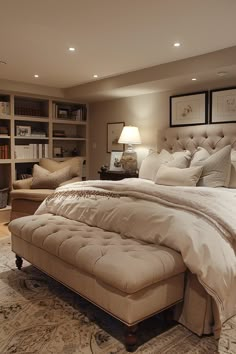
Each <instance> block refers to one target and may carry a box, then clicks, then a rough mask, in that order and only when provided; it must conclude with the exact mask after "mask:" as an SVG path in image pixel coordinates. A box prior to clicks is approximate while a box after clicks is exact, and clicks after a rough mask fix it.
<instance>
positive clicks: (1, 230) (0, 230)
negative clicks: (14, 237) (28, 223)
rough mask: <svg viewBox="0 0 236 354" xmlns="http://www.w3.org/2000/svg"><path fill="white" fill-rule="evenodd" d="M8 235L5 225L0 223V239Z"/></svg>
mask: <svg viewBox="0 0 236 354" xmlns="http://www.w3.org/2000/svg"><path fill="white" fill-rule="evenodd" d="M8 235H10V231H9V230H8V227H7V224H4V223H0V238H1V237H5V236H8Z"/></svg>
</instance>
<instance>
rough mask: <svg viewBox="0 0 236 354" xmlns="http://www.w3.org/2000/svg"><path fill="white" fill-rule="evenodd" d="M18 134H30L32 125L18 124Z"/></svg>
mask: <svg viewBox="0 0 236 354" xmlns="http://www.w3.org/2000/svg"><path fill="white" fill-rule="evenodd" d="M16 135H17V136H30V135H31V126H25V125H17V126H16Z"/></svg>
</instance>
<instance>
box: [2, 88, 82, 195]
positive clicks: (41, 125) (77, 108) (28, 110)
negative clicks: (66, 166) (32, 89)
mask: <svg viewBox="0 0 236 354" xmlns="http://www.w3.org/2000/svg"><path fill="white" fill-rule="evenodd" d="M87 125H88V122H87V106H86V104H81V103H78V102H71V101H69V100H64V99H63V100H61V101H60V100H58V99H53V98H48V97H41V96H40V97H35V96H32V97H31V96H27V95H19V94H7V93H0V175H1V179H0V188H5V187H9V189H11V186H12V183H13V181H14V180H16V179H19V178H21V176H22V175H30V174H31V171H32V168H33V165H34V164H35V163H37V162H39V159H40V158H42V157H49V158H55V159H56V160H57V161H63V160H65V159H68V158H70V157H73V156H82V157H83V158H84V161H85V162H84V170H83V171H84V172H83V177H84V179H85V178H86V161H87V152H88V129H87Z"/></svg>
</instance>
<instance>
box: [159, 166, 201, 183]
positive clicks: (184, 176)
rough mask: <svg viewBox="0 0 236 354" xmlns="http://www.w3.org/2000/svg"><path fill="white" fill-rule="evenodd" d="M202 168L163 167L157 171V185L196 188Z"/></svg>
mask: <svg viewBox="0 0 236 354" xmlns="http://www.w3.org/2000/svg"><path fill="white" fill-rule="evenodd" d="M202 169H203V168H202V167H200V166H199V167H189V168H177V167H169V166H165V165H162V166H161V167H160V168H159V170H158V171H157V175H156V178H155V183H156V184H163V185H165V186H196V184H197V182H198V180H199V178H200V176H201V173H202Z"/></svg>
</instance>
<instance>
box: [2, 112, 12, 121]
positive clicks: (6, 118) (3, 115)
mask: <svg viewBox="0 0 236 354" xmlns="http://www.w3.org/2000/svg"><path fill="white" fill-rule="evenodd" d="M12 118H13V116H11V115H9V114H2V113H1V114H0V119H5V120H11V119H12Z"/></svg>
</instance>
